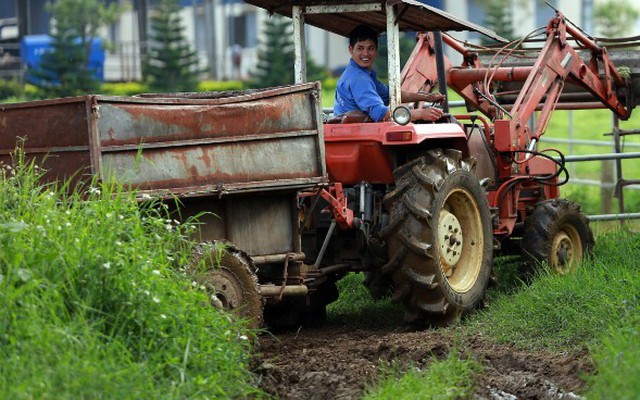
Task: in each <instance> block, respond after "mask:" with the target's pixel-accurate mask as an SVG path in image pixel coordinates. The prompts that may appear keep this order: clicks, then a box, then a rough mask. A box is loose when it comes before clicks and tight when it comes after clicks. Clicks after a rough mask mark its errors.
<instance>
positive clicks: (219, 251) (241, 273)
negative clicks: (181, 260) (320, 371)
mask: <svg viewBox="0 0 640 400" xmlns="http://www.w3.org/2000/svg"><path fill="white" fill-rule="evenodd" d="M192 265H193V267H194V269H195V271H194V272H195V280H196V282H197V283H198V284H199V285H201V286H204V288H205V289H206V290H207V293H208V294H209V296H210V299H211V305H212V306H214V307H216V308H220V309H224V310H227V311H229V312H231V313H232V314H234V315H236V316H237V317H240V318H242V319H245V320H247V322H248V325H249V327H251V328H259V327H261V326H262V322H263V307H264V299H263V297H262V294H261V293H260V286H259V285H258V277H257V276H256V273H255V270H256V269H255V267H254V266H253V262H252V261H251V257H249V255H248V254H246V253H245V252H243V251H241V250H239V249H237V248H235V247H233V246H231V245H230V244H228V243H220V242H215V243H205V244H203V245H200V246H198V248H197V249H196V257H195V260H194V263H193V264H192Z"/></svg>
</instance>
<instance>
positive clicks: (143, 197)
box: [141, 193, 151, 200]
mask: <svg viewBox="0 0 640 400" xmlns="http://www.w3.org/2000/svg"><path fill="white" fill-rule="evenodd" d="M141 197H142V199H143V200H151V195H150V194H149V193H142V196H141Z"/></svg>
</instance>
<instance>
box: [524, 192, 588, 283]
mask: <svg viewBox="0 0 640 400" xmlns="http://www.w3.org/2000/svg"><path fill="white" fill-rule="evenodd" d="M593 245H594V240H593V233H592V232H591V228H589V221H588V220H587V217H585V215H584V214H583V213H582V212H581V211H580V206H579V205H578V204H576V203H574V202H572V201H569V200H565V199H553V200H547V201H543V202H541V203H539V204H538V205H537V206H536V209H535V210H534V212H533V214H531V216H529V217H527V219H526V220H525V225H524V236H523V238H522V250H523V256H524V258H525V260H526V261H527V263H528V264H529V265H535V264H540V263H543V262H544V263H546V264H547V265H549V268H551V270H552V271H553V272H556V273H558V274H561V275H564V274H567V273H569V272H571V271H573V270H574V269H575V268H576V266H577V264H578V263H579V262H580V261H582V260H583V259H585V257H588V256H589V255H591V253H592V252H593Z"/></svg>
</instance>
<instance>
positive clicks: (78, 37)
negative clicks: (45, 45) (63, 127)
mask: <svg viewBox="0 0 640 400" xmlns="http://www.w3.org/2000/svg"><path fill="white" fill-rule="evenodd" d="M124 7H125V6H120V5H118V4H115V3H113V4H111V5H108V6H106V5H104V4H102V2H100V1H99V0H58V1H57V2H56V3H48V4H47V11H48V12H49V13H51V16H52V18H53V21H54V24H55V29H54V31H53V34H52V35H51V36H52V42H51V48H52V50H51V51H49V52H47V53H45V54H43V56H42V59H41V63H40V67H39V68H38V69H36V70H35V71H33V72H32V75H33V76H34V77H35V78H37V81H38V83H37V85H38V87H39V88H40V90H41V91H42V92H43V94H44V95H45V96H47V97H49V96H53V97H63V96H72V95H77V94H84V93H88V92H92V91H95V90H96V89H97V88H98V86H99V81H98V79H97V78H96V77H95V71H93V70H91V68H90V66H89V55H90V52H91V48H92V46H93V41H94V40H95V39H96V38H97V37H98V30H99V29H100V28H101V27H102V26H105V25H109V24H111V23H113V22H114V21H115V20H116V18H117V17H118V15H119V14H120V13H121V12H122V11H123V10H124Z"/></svg>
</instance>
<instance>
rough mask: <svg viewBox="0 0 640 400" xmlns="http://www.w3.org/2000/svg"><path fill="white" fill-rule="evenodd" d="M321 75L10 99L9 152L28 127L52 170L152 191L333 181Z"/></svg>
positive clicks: (1, 113) (202, 191)
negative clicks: (191, 90) (224, 92)
mask: <svg viewBox="0 0 640 400" xmlns="http://www.w3.org/2000/svg"><path fill="white" fill-rule="evenodd" d="M319 93H320V87H319V84H317V83H309V84H301V85H293V86H287V87H281V88H276V89H267V90H258V91H255V90H253V91H241V92H234V93H233V94H232V95H229V96H218V97H217V98H177V97H176V98H173V97H107V96H83V97H75V98H68V99H56V100H45V101H36V102H29V103H17V104H9V105H4V106H2V108H0V129H1V131H0V160H2V161H3V162H5V163H7V162H10V154H11V152H12V151H13V150H14V148H15V146H16V140H17V138H18V137H20V138H24V140H25V142H24V149H25V153H26V155H27V156H28V157H35V158H36V159H37V160H38V162H39V163H40V164H42V165H43V166H44V168H46V169H47V170H49V172H48V176H47V179H49V180H63V179H68V178H70V177H73V176H75V179H81V180H87V179H89V178H90V177H91V176H94V175H97V176H98V177H100V178H101V179H110V178H115V179H116V180H117V181H119V182H121V183H123V184H125V185H127V186H129V187H132V188H137V189H138V190H140V191H141V193H145V192H146V193H149V194H152V195H160V196H162V195H169V194H171V195H178V196H182V197H191V196H204V195H210V194H217V195H220V194H226V193H243V192H253V191H261V190H270V189H279V188H280V189H298V188H304V187H310V186H314V185H317V184H318V183H322V182H325V180H326V177H325V176H326V173H325V162H324V139H323V131H322V118H321V115H322V114H321V112H322V111H321V105H320V104H319V98H320V94H319Z"/></svg>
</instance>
